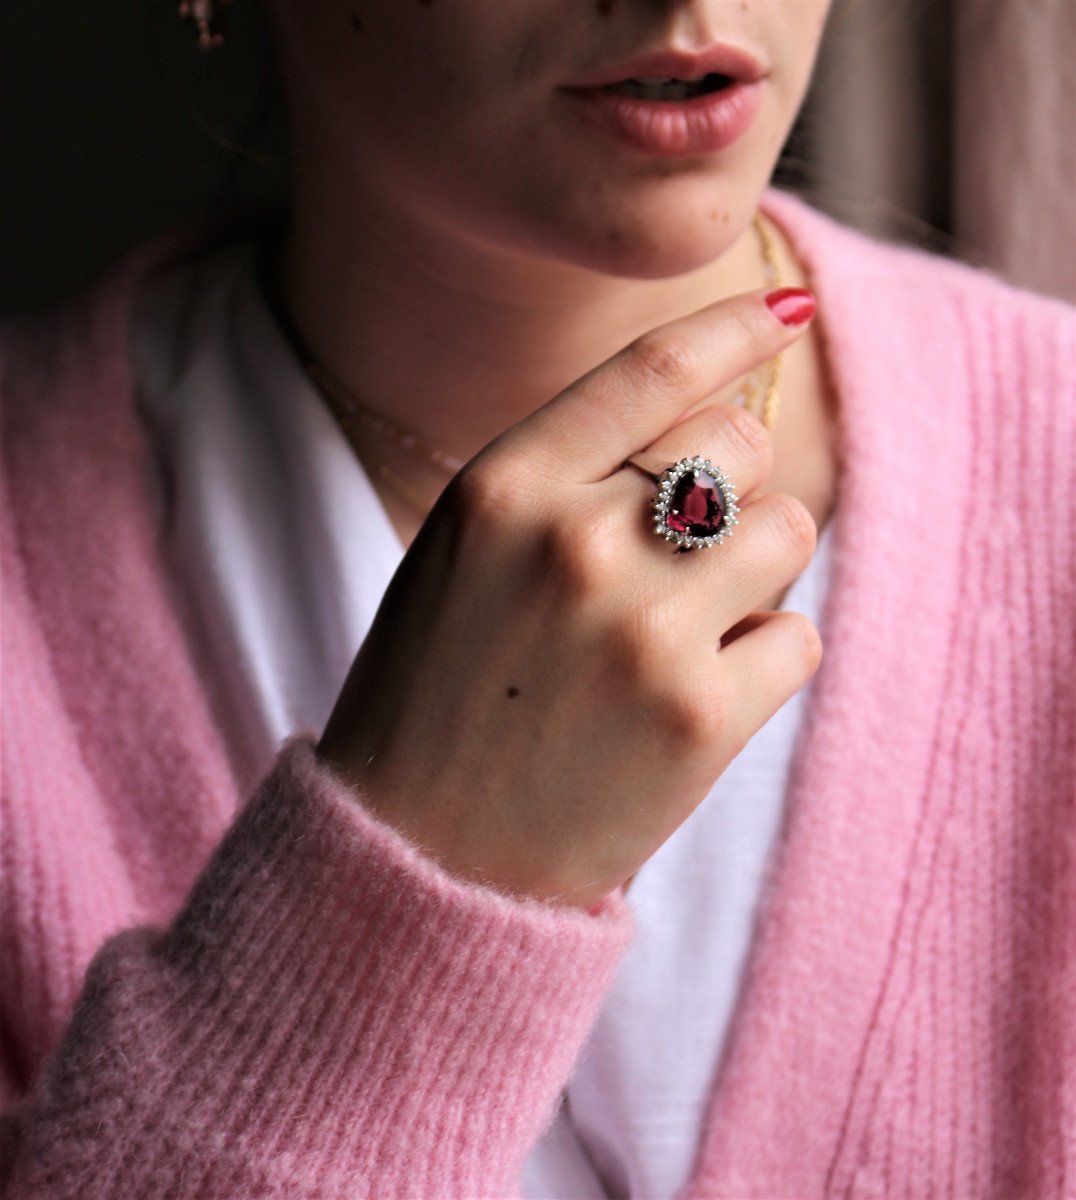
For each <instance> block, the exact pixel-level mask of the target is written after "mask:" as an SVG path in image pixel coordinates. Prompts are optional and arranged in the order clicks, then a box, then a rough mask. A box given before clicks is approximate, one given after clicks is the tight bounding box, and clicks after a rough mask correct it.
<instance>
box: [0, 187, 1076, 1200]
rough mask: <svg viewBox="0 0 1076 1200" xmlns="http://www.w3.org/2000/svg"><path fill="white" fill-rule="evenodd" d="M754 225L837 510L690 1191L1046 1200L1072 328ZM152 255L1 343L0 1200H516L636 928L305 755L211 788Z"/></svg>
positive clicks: (1075, 328) (1068, 1053) (229, 772)
mask: <svg viewBox="0 0 1076 1200" xmlns="http://www.w3.org/2000/svg"><path fill="white" fill-rule="evenodd" d="M765 206H766V208H767V211H769V212H770V214H771V215H772V216H773V217H774V218H775V219H776V220H778V221H779V222H780V223H781V224H782V225H783V226H784V227H785V228H786V230H787V231H788V233H789V235H790V236H791V238H792V240H793V242H794V244H795V245H796V247H797V249H798V251H799V253H800V254H801V255H802V257H803V258H804V260H805V261H806V263H807V265H808V267H809V270H810V273H811V276H812V280H813V284H814V287H815V289H816V291H817V294H818V298H819V312H820V321H821V323H822V329H823V333H824V335H825V344H826V349H827V354H828V359H829V366H830V370H831V371H832V373H833V378H834V383H835V385H836V389H837V392H838V394H839V396H840V399H841V415H840V438H841V451H842V460H843V463H844V470H843V475H842V484H841V499H840V505H839V510H838V517H837V525H836V528H835V535H836V555H835V576H834V583H833V590H832V594H831V599H830V603H829V608H828V611H827V617H826V624H827V628H828V643H827V656H826V661H825V663H824V665H823V668H822V672H821V675H820V677H819V679H818V680H817V684H816V690H815V694H814V698H813V704H812V709H811V714H810V720H809V722H808V728H807V730H806V732H805V736H804V737H803V739H802V740H801V742H800V745H799V747H798V751H797V758H796V768H795V771H794V775H793V781H792V785H791V793H790V797H789V803H788V816H787V819H786V821H785V825H784V828H783V830H782V833H781V838H780V842H779V847H778V854H777V856H776V859H775V862H774V864H773V869H772V871H771V874H770V877H769V879H768V882H767V887H766V892H765V898H764V907H763V914H762V918H761V921H760V925H759V928H758V932H757V936H756V941H755V944H754V948H753V953H752V958H751V964H750V970H749V973H748V978H747V982H746V984H745V987H744V991H743V993H742V996H741V1001H740V1005H739V1009H738V1012H737V1017H736V1020H735V1022H734V1025H733V1028H732V1031H731V1034H730V1039H729V1042H728V1045H727V1049H726V1053H725V1055H724V1057H723V1060H722V1062H721V1065H720V1069H719V1072H718V1074H717V1078H716V1079H715V1083H714V1088H713V1095H712V1100H711V1104H710V1109H709V1115H708V1120H707V1126H706V1132H705V1136H704V1138H703V1141H702V1144H701V1146H700V1149H699V1154H698V1158H697V1162H696V1166H695V1170H694V1172H693V1176H692V1179H691V1182H690V1184H689V1186H688V1188H687V1191H686V1193H685V1194H686V1195H687V1196H689V1197H704V1196H708V1197H709V1196H729V1197H731V1196H755V1197H816V1196H829V1195H839V1196H860V1197H878V1196H888V1197H913V1196H914V1197H927V1196H930V1197H935V1196H959V1197H972V1196H975V1197H979V1196H998V1197H1016V1196H1021V1197H1061V1196H1073V1195H1076V784H1074V780H1076V685H1074V679H1076V401H1074V383H1076V321H1074V314H1073V311H1072V310H1071V309H1069V308H1067V307H1066V306H1063V305H1061V304H1060V303H1057V302H1054V301H1049V300H1046V299H1042V298H1039V297H1035V296H1032V295H1030V294H1028V293H1026V292H1021V291H1017V290H1014V289H1011V288H1008V287H1006V286H1004V285H1003V284H1001V283H1000V282H998V281H997V280H995V279H993V278H992V277H990V276H988V275H986V274H983V273H977V272H974V271H972V270H970V269H968V268H966V267H963V266H960V265H956V264H953V263H949V262H946V261H943V260H940V259H934V258H930V257H927V256H925V255H923V254H921V253H919V252H917V251H912V250H908V249H902V248H897V247H893V246H888V245H884V244H881V243H878V242H873V241H871V240H868V239H866V238H864V237H862V236H861V235H859V234H857V233H854V232H852V231H850V230H848V229H845V228H843V227H841V226H840V225H838V224H835V223H834V222H832V221H830V220H829V219H828V218H826V217H823V216H822V215H820V214H818V213H816V212H814V211H813V210H811V209H809V208H807V207H806V206H804V205H803V204H801V203H800V202H798V201H796V200H794V199H793V198H791V197H789V196H786V195H783V194H781V193H777V192H772V191H771V192H769V193H767V196H766V200H765ZM183 246H184V242H183V239H179V240H178V241H177V240H174V239H173V240H172V241H166V242H165V243H158V244H156V245H154V246H151V247H148V248H144V249H143V250H142V251H140V252H139V253H137V254H135V255H133V256H131V257H130V258H129V259H128V260H127V261H126V262H125V263H124V264H122V265H121V266H120V267H119V268H118V269H117V270H116V271H114V272H113V273H112V274H111V275H110V276H109V277H108V278H107V279H106V280H105V281H104V282H103V283H101V284H100V285H99V286H97V287H96V288H95V289H93V290H92V291H90V292H89V293H87V294H86V295H84V296H81V297H79V298H77V299H75V300H74V301H73V302H71V303H70V304H68V305H67V306H66V307H65V308H64V309H63V310H62V311H61V312H59V313H57V314H53V315H51V316H49V317H46V318H41V319H37V320H29V321H24V322H20V323H17V324H15V325H13V326H11V327H9V328H8V329H7V331H6V333H5V335H4V337H3V340H2V341H0V350H2V355H3V367H2V369H3V378H2V396H3V413H2V420H3V425H2V429H3V444H2V462H3V491H2V499H0V528H2V539H3V540H2V564H0V565H2V570H3V575H2V582H3V592H2V595H3V660H2V669H3V704H4V711H3V721H4V724H3V734H4V742H3V787H2V806H3V807H2V817H3V840H2V848H0V854H2V857H0V867H2V883H0V905H2V907H0V1087H2V1090H3V1093H4V1101H5V1104H4V1107H5V1110H6V1112H5V1116H4V1118H3V1121H2V1123H0V1195H2V1196H4V1197H8V1198H11V1197H20V1198H21V1197H30V1196H35V1197H49V1198H50V1200H54V1198H56V1197H61V1196H62V1197H76V1196H79V1197H92V1198H105V1197H124V1198H125V1200H126V1198H131V1200H134V1198H136V1197H139V1198H141V1197H145V1198H147V1200H149V1198H151V1197H152V1198H153V1200H162V1198H164V1197H182V1198H187V1197H202V1196H205V1197H225V1196H236V1197H255V1196H257V1197H263V1196H264V1197H269V1196H272V1197H280V1198H282V1200H283V1198H285V1197H287V1198H295V1197H326V1198H328V1197H345V1196H348V1197H360V1196H361V1197H374V1196H377V1197H422V1198H432V1197H456V1198H459V1197H477V1196H490V1197H493V1196H496V1197H502V1196H507V1195H510V1194H512V1192H513V1191H514V1190H515V1188H516V1187H517V1185H518V1178H519V1173H520V1170H521V1165H522V1163H523V1160H524V1158H525V1156H526V1154H527V1153H528V1151H529V1149H530V1147H531V1146H532V1145H533V1143H534V1142H535V1141H536V1140H537V1139H538V1137H539V1136H540V1134H541V1131H542V1129H543V1127H544V1125H545V1123H546V1122H548V1120H549V1119H550V1118H551V1116H552V1112H553V1107H554V1105H555V1102H556V1100H557V1097H558V1095H559V1092H560V1090H561V1088H562V1087H563V1085H564V1082H565V1080H566V1078H567V1077H568V1075H569V1073H570V1071H571V1069H572V1064H573V1061H574V1059H575V1056H576V1054H577V1051H578V1049H579V1047H580V1045H581V1043H582V1041H583V1039H584V1038H585V1036H586V1033H587V1030H588V1028H589V1026H590V1023H591V1021H592V1019H593V1017H594V1015H595V1012H596V1009H597V1007H598V1005H599V1004H600V1002H601V1000H602V997H603V994H604V992H605V990H606V988H607V986H608V984H609V981H610V979H611V976H612V973H613V971H614V970H615V968H616V965H617V963H618V961H619V958H620V956H621V954H622V952H623V949H624V947H625V945H626V942H627V940H628V938H629V937H630V935H631V919H630V914H629V913H628V911H627V909H626V908H625V907H624V905H623V904H622V903H621V902H619V901H616V900H612V901H609V902H607V904H606V905H605V906H604V908H603V909H602V910H600V911H598V912H596V913H595V914H592V915H588V914H585V913H577V912H570V911H561V910H555V909H552V908H547V907H545V906H542V905H539V904H535V903H528V902H523V901H519V900H515V899H510V898H507V897H503V896H499V895H497V894H495V893H493V892H491V891H487V890H485V889H482V888H479V887H475V886H470V885H466V884H463V883H460V882H458V881H456V880H454V879H452V878H450V877H448V876H447V875H445V874H444V873H442V872H441V871H440V870H439V869H438V868H436V867H435V866H434V865H433V864H432V863H431V862H430V861H429V860H427V859H425V858H424V857H423V856H422V855H421V854H420V853H419V852H418V851H417V850H416V849H414V848H413V847H411V846H409V845H407V844H406V843H405V842H404V841H403V840H402V839H401V838H400V837H399V836H398V835H397V834H395V833H394V832H393V831H391V830H389V829H388V828H386V827H384V826H382V825H380V824H379V823H378V822H376V821H375V820H374V819H372V818H371V817H370V816H369V815H368V814H367V813H366V811H365V810H364V809H363V807H362V806H361V804H360V803H357V802H356V800H355V799H354V797H353V796H352V795H351V794H350V793H349V792H348V791H347V790H346V789H345V788H344V787H343V785H342V784H341V783H340V782H339V781H338V780H337V779H335V778H334V777H333V775H332V774H331V773H330V772H329V771H328V770H326V769H325V768H324V767H322V766H321V765H320V764H318V763H317V761H316V760H315V758H314V756H313V754H312V742H311V735H312V732H313V731H307V732H305V733H298V734H297V736H295V737H293V738H292V739H291V740H289V741H288V742H287V743H286V744H285V745H284V747H283V748H282V750H281V752H280V754H279V756H278V757H277V759H276V760H275V762H273V763H239V762H236V761H234V760H233V759H231V758H230V757H229V752H228V749H227V747H226V746H225V745H224V741H223V738H222V737H221V734H220V732H219V731H220V729H222V728H224V726H225V724H226V714H224V713H221V712H220V711H219V709H220V700H219V698H218V697H215V696H214V695H213V694H211V693H209V692H208V691H207V687H206V685H205V684H204V683H203V681H202V680H201V679H200V678H199V674H198V670H197V664H196V663H195V662H194V661H193V660H192V656H191V652H190V650H189V648H188V645H187V643H186V641H185V638H184V633H183V628H184V627H183V614H182V613H181V612H179V611H177V602H176V600H175V598H174V597H173V596H172V595H170V594H169V590H168V586H167V583H166V578H165V574H164V571H163V568H162V563H161V561H160V558H159V554H158V541H157V537H158V532H157V530H155V528H154V521H155V519H156V518H155V514H154V512H153V506H152V504H151V502H150V499H149V492H148V490H147V479H148V470H147V458H146V454H147V447H146V443H145V440H144V435H143V431H142V428H141V426H140V424H139V421H138V419H137V413H136V409H135V407H134V404H133V395H132V382H131V375H130V370H131V368H130V362H129V320H130V313H131V304H132V296H133V294H134V291H135V288H136V287H137V285H138V282H139V279H140V278H141V277H142V276H143V275H144V273H145V272H146V271H147V270H150V269H152V267H153V266H154V265H157V264H159V263H160V262H162V261H164V260H165V259H167V258H168V257H170V256H176V255H179V254H181V253H185V252H186V250H184V248H183ZM237 814H238V815H237ZM91 960H92V961H91Z"/></svg>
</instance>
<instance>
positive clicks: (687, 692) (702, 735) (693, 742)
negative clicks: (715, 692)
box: [663, 688, 725, 752]
mask: <svg viewBox="0 0 1076 1200" xmlns="http://www.w3.org/2000/svg"><path fill="white" fill-rule="evenodd" d="M664 716H665V719H664V721H663V725H664V726H665V728H666V730H667V736H668V737H669V738H674V739H675V740H676V742H677V743H678V744H679V746H680V747H681V749H682V750H685V751H688V752H692V751H699V750H704V749H707V748H708V747H712V746H713V745H714V743H715V742H716V741H717V740H718V739H719V738H720V737H721V734H722V731H723V730H724V726H725V721H724V714H723V713H722V710H721V707H720V704H719V703H718V702H717V701H716V700H715V699H714V697H712V696H709V695H707V696H704V695H703V694H702V692H701V690H700V689H685V688H678V689H677V691H676V693H675V694H674V695H673V696H671V697H667V698H666V701H665V706H664Z"/></svg>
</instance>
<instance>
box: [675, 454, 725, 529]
mask: <svg viewBox="0 0 1076 1200" xmlns="http://www.w3.org/2000/svg"><path fill="white" fill-rule="evenodd" d="M724 523H725V498H724V496H722V494H721V489H720V487H718V485H717V480H716V479H715V478H714V477H713V476H712V475H710V474H708V473H707V472H706V471H687V472H685V473H684V475H682V476H681V477H680V480H679V481H678V482H677V484H676V487H675V488H674V489H673V494H672V499H671V500H670V501H669V512H668V515H667V516H666V518H665V525H666V526H667V527H668V528H669V529H671V530H673V531H674V532H675V533H686V534H689V535H690V536H691V537H700V538H704V537H713V536H714V534H717V533H720V532H721V527H722V525H723V524H724Z"/></svg>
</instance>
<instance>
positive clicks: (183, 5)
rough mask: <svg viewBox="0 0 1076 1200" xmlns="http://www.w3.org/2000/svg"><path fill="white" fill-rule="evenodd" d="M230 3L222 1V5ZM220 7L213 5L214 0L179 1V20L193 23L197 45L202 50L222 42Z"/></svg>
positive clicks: (229, 0)
mask: <svg viewBox="0 0 1076 1200" xmlns="http://www.w3.org/2000/svg"><path fill="white" fill-rule="evenodd" d="M231 2H232V0H223V4H231ZM221 7H222V4H221V3H214V0H180V4H179V16H180V19H181V20H184V21H193V22H194V24H195V26H196V27H197V30H198V45H199V46H200V47H201V48H202V49H203V50H211V49H213V48H214V47H216V46H219V45H220V44H221V42H223V41H224V14H223V13H222V12H221V11H220V10H221Z"/></svg>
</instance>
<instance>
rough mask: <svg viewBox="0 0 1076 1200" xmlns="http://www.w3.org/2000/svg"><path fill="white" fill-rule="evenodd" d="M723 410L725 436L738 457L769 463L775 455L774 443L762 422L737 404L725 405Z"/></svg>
mask: <svg viewBox="0 0 1076 1200" xmlns="http://www.w3.org/2000/svg"><path fill="white" fill-rule="evenodd" d="M722 410H723V411H722V414H721V415H722V417H723V421H724V429H723V432H724V435H725V437H726V438H727V439H728V440H730V441H731V442H732V443H733V450H734V452H738V457H742V458H745V459H760V458H761V459H765V460H767V461H768V460H769V459H770V457H771V456H772V453H773V443H772V441H771V440H770V435H769V434H768V433H767V432H766V427H765V426H764V425H763V424H762V422H761V421H759V419H758V418H757V417H754V416H752V415H751V413H749V412H747V411H746V409H743V408H740V406H739V405H736V404H729V405H723V406H722Z"/></svg>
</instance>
